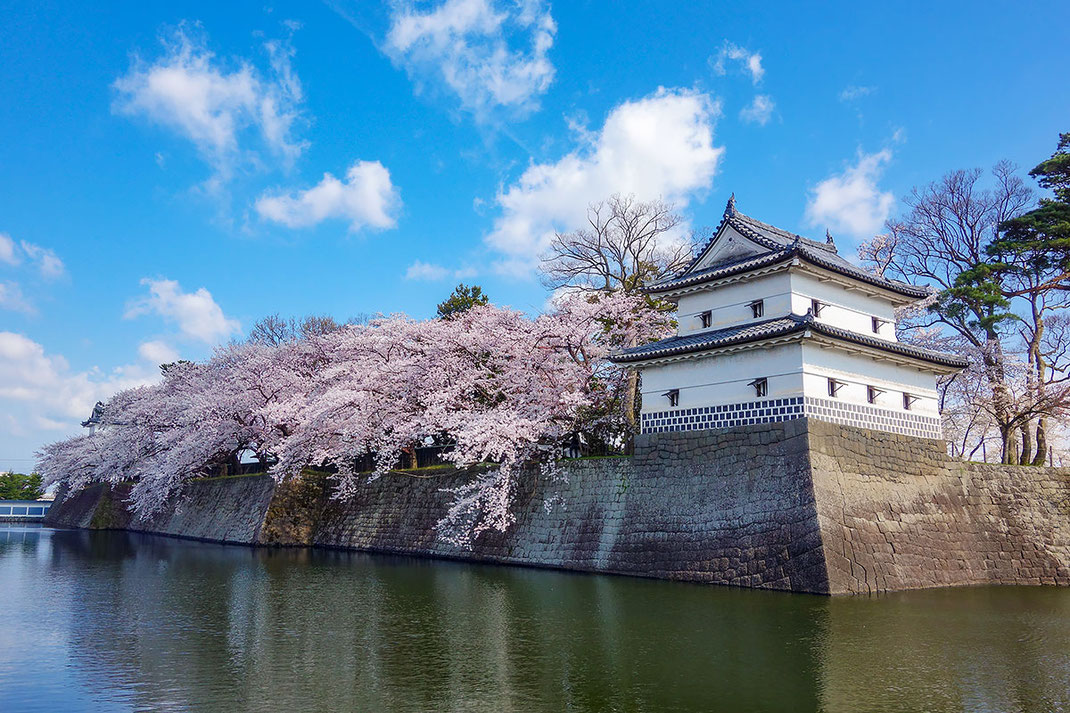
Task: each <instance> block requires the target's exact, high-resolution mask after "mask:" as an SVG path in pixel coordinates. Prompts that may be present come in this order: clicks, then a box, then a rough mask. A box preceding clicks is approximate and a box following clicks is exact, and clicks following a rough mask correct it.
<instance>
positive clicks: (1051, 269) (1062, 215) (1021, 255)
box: [986, 132, 1070, 292]
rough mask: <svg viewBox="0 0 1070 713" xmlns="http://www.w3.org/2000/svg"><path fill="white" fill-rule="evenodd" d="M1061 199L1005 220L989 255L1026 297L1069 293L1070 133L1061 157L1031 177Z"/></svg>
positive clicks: (1058, 154) (1061, 139)
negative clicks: (1048, 291)
mask: <svg viewBox="0 0 1070 713" xmlns="http://www.w3.org/2000/svg"><path fill="white" fill-rule="evenodd" d="M1029 175H1031V176H1033V177H1034V178H1036V179H1037V183H1039V184H1040V185H1041V186H1042V187H1043V188H1049V189H1051V190H1052V192H1053V193H1054V194H1055V198H1054V199H1051V198H1044V199H1042V200H1041V201H1040V205H1039V206H1038V207H1036V208H1034V209H1033V210H1031V211H1029V212H1028V213H1024V214H1022V215H1020V216H1018V217H1016V218H1012V219H1010V220H1007V221H1004V222H1003V224H1001V225H1000V229H1001V230H1002V231H1003V232H1002V235H1001V236H1000V238H999V239H998V240H996V241H994V242H993V243H992V244H991V245H989V246H988V249H987V250H986V252H987V253H988V256H989V257H990V258H991V259H992V260H993V262H992V267H993V269H994V270H996V271H999V272H1001V273H1003V274H1006V275H1008V276H1012V277H1015V278H1017V282H1018V283H1019V284H1020V285H1021V287H1020V289H1021V291H1023V292H1041V291H1043V290H1045V289H1051V288H1056V289H1067V288H1068V285H1067V281H1068V278H1070V132H1068V133H1064V134H1060V135H1059V144H1058V146H1057V148H1056V150H1055V153H1054V154H1053V155H1052V157H1051V158H1049V159H1048V160H1046V161H1043V162H1041V163H1040V164H1038V165H1037V166H1036V168H1034V169H1033V170H1032V171H1030V172H1029Z"/></svg>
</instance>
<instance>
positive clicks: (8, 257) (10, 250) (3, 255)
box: [0, 233, 19, 265]
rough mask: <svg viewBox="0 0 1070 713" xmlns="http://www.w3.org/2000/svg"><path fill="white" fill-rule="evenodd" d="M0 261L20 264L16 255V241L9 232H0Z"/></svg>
mask: <svg viewBox="0 0 1070 713" xmlns="http://www.w3.org/2000/svg"><path fill="white" fill-rule="evenodd" d="M0 262H5V263H7V264H8V265H18V264H19V259H18V256H16V255H15V241H14V240H12V239H11V236H10V235H8V234H7V233H0Z"/></svg>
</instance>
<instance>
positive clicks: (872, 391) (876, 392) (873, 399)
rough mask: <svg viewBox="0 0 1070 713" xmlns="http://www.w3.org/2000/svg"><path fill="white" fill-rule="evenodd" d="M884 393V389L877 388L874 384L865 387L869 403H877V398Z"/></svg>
mask: <svg viewBox="0 0 1070 713" xmlns="http://www.w3.org/2000/svg"><path fill="white" fill-rule="evenodd" d="M883 393H884V389H878V388H877V387H876V386H867V387H866V400H867V401H869V402H870V403H871V404H875V403H877V398H878V397H880V395H881V394H883Z"/></svg>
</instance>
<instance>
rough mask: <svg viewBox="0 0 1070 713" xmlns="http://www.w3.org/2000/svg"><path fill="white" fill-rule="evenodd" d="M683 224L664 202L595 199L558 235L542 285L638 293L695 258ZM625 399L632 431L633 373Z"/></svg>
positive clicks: (546, 261) (635, 393)
mask: <svg viewBox="0 0 1070 713" xmlns="http://www.w3.org/2000/svg"><path fill="white" fill-rule="evenodd" d="M682 222H683V219H682V218H681V217H680V215H679V214H678V213H676V211H675V209H674V207H673V206H672V205H670V204H668V203H665V202H664V201H660V200H655V201H639V200H636V198H635V196H621V195H619V194H618V195H613V196H610V197H609V198H608V199H606V200H604V201H599V202H597V203H592V204H590V206H588V209H587V225H586V226H585V227H583V228H580V229H578V230H574V231H572V232H568V233H557V234H556V235H555V236H554V239H553V241H552V242H551V243H550V248H549V250H548V251H547V253H546V255H545V256H544V257H543V261H542V265H541V266H540V268H539V270H540V272H541V273H542V279H543V284H545V285H546V286H547V287H549V288H550V289H555V290H556V289H562V288H565V289H572V290H581V291H589V292H618V291H624V292H627V293H636V292H639V291H640V290H641V289H642V287H643V284H644V283H650V282H654V281H657V280H658V279H659V278H662V277H667V276H669V275H674V274H676V273H677V272H679V271H680V270H682V269H684V268H685V267H686V266H687V265H688V264H689V263H690V262H691V258H692V254H693V245H694V236H691V238H690V239H689V238H688V237H687V236H683V235H680V234H679V230H678V229H679V228H680V226H681V224H682ZM665 307H666V308H668V305H666V306H665ZM624 346H625V347H634V346H636V345H635V344H626V345H624ZM624 398H625V417H626V419H627V422H628V426H629V427H630V428H631V429H632V430H633V431H634V430H635V429H636V415H635V414H636V409H637V403H636V402H637V401H638V398H639V376H638V374H637V373H635V372H634V371H633V372H631V373H630V374H629V375H628V379H627V384H626V388H625V396H624Z"/></svg>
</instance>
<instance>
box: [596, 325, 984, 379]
mask: <svg viewBox="0 0 1070 713" xmlns="http://www.w3.org/2000/svg"><path fill="white" fill-rule="evenodd" d="M826 329H827V330H829V331H826ZM833 330H834V331H833ZM839 332H842V334H840V333H839ZM852 334H853V333H852V332H847V331H846V330H837V329H835V328H825V327H823V325H821V324H820V323H814V322H811V323H806V324H803V323H800V325H799V326H798V327H796V328H794V329H792V330H791V331H789V332H787V333H782V334H779V335H772V336H769V337H762V338H759V339H751V340H746V339H745V340H741V341H739V342H735V343H729V344H717V345H713V346H709V347H704V346H701V345H695V346H689V347H686V348H681V349H679V351H674V352H672V353H669V354H661V355H659V354H654V355H652V356H650V357H649V358H637V359H636V358H632V359H614V360H613V361H615V362H617V363H618V364H621V365H624V366H632V365H640V364H641V365H643V366H649V365H653V364H669V363H672V362H676V361H683V360H685V359H695V358H699V359H701V358H705V357H711V356H720V355H723V354H731V353H734V352H742V351H751V350H754V349H771V348H773V347H777V346H780V345H783V344H790V343H792V342H801V341H802V340H804V339H809V340H813V341H814V343H815V344H817V346H819V347H823V348H829V349H839V350H841V351H845V352H848V353H855V354H863V355H865V356H868V357H870V358H871V359H873V360H874V361H888V362H892V363H894V364H899V365H901V366H910V367H914V368H916V369H921V370H923V371H929V372H932V373H934V374H952V373H954V372H956V371H959V370H960V369H962V368H963V367H962V366H960V365H958V364H951V363H948V362H949V361H951V360H952V359H953V357H948V358H946V359H943V360H939V359H938V358H937V357H934V358H932V359H930V358H926V357H925V356H922V355H912V354H909V353H904V352H902V351H898V350H900V349H904V347H901V346H899V342H892V341H888V342H887V344H883V343H881V344H878V343H876V340H869V339H867V338H865V337H864V336H862V335H858V336H856V337H853V336H850V335H852ZM880 341H881V342H884V341H885V340H880Z"/></svg>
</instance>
